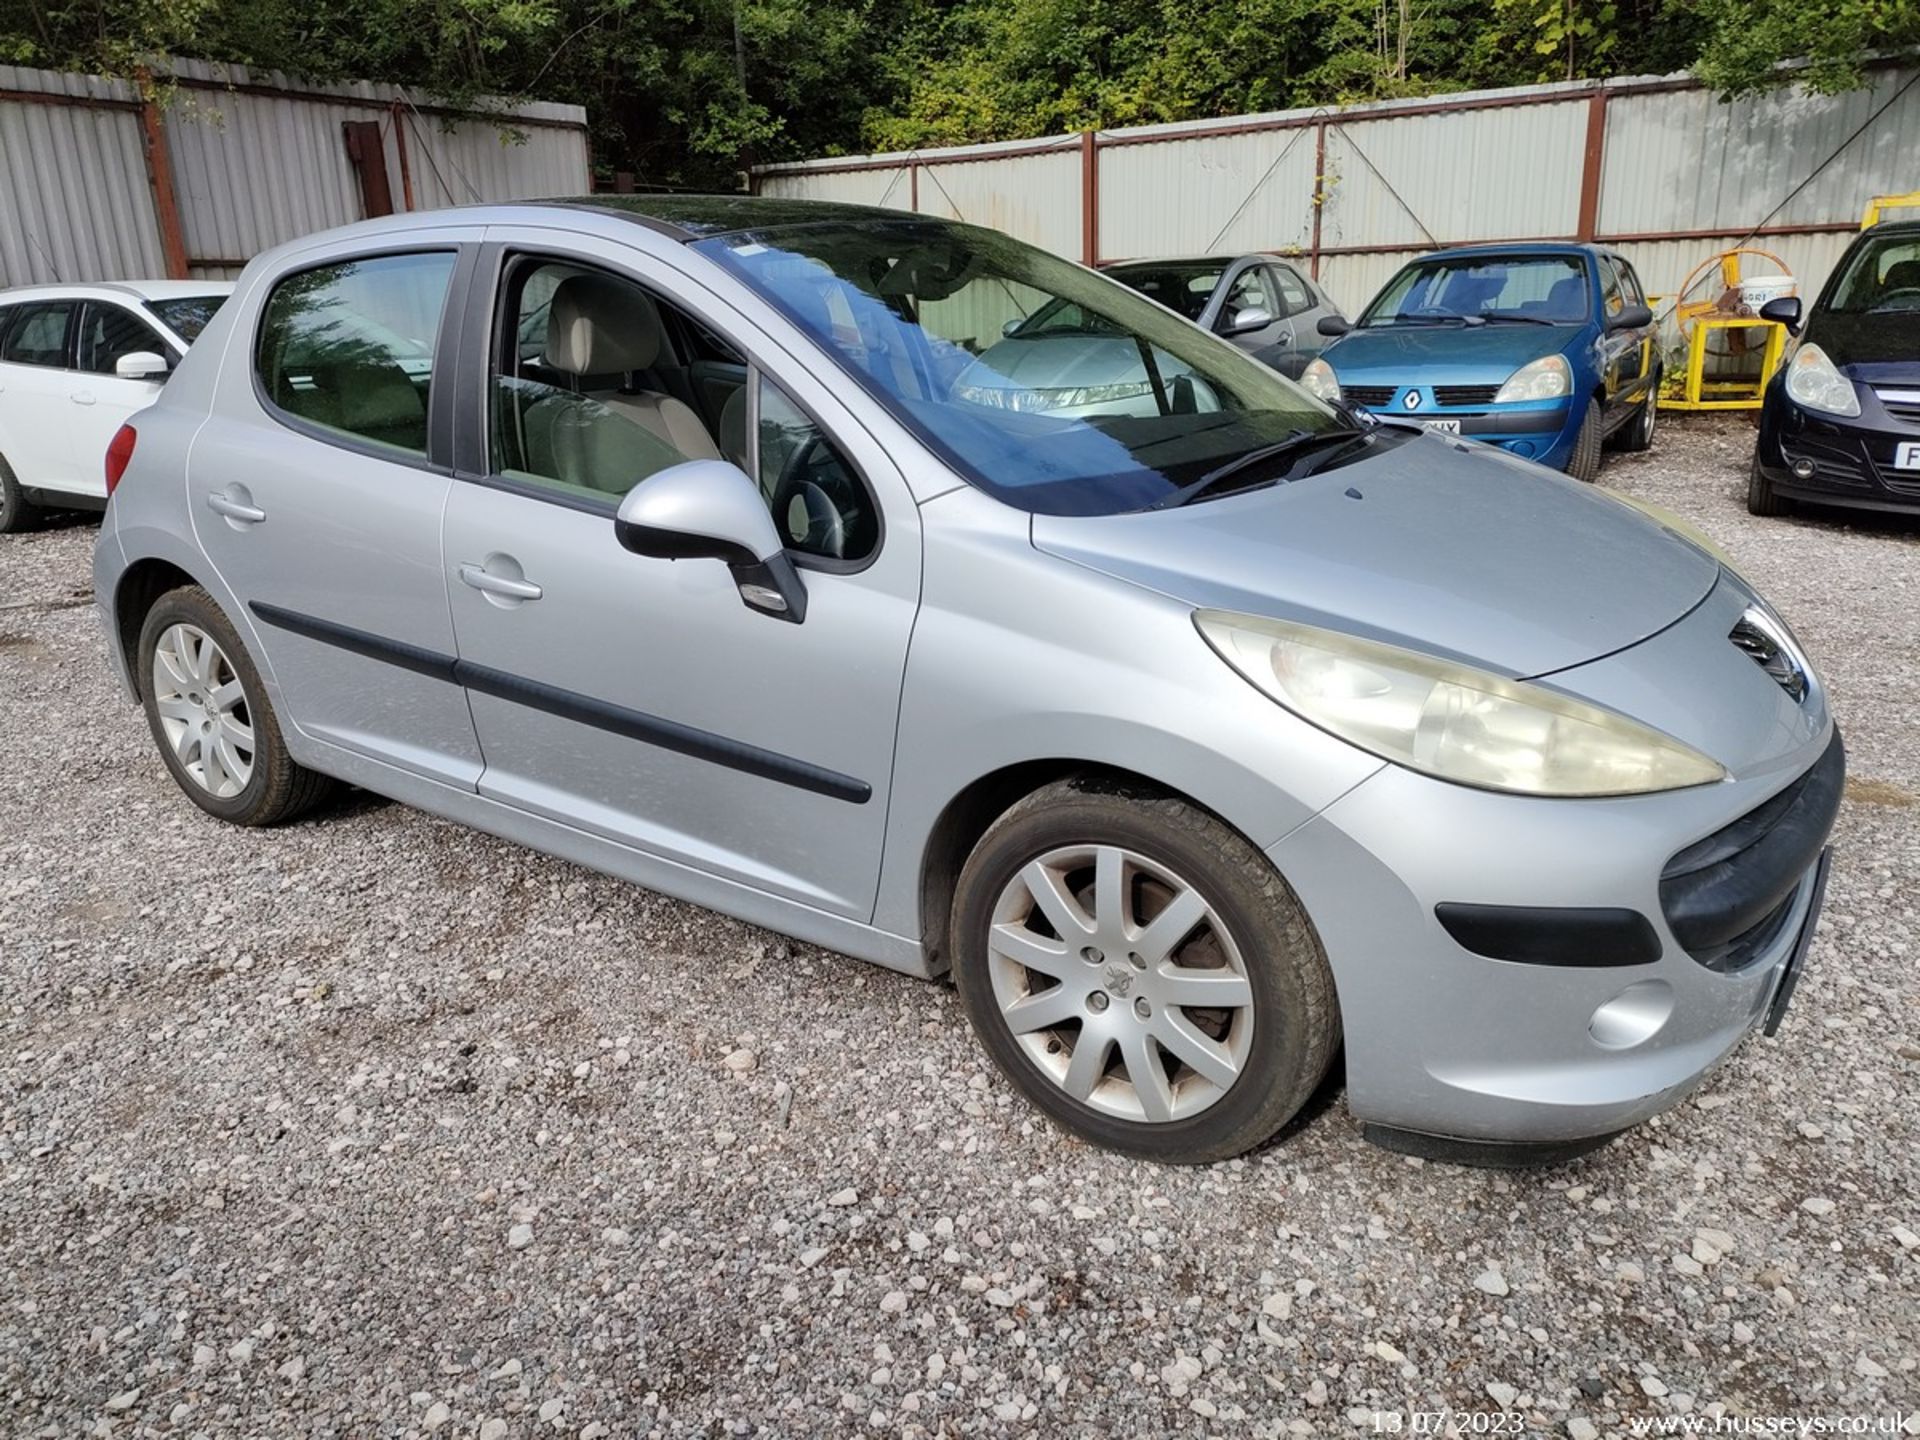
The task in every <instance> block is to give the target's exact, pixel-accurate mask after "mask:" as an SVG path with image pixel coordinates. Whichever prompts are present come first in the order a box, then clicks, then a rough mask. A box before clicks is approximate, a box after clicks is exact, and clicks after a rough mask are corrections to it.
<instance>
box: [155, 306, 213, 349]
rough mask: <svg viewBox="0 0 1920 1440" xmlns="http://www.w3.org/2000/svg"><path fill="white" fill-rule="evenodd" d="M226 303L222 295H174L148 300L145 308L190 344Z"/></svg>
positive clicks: (198, 336)
mask: <svg viewBox="0 0 1920 1440" xmlns="http://www.w3.org/2000/svg"><path fill="white" fill-rule="evenodd" d="M226 303H227V297H226V296H224V295H175V296H173V297H171V298H169V299H166V300H149V301H147V309H148V310H150V311H152V312H153V314H154V315H156V316H158V317H159V320H160V323H161V324H162V325H164V326H166V327H167V328H168V329H169V330H171V331H173V333H174V334H176V335H178V336H179V337H180V338H181V339H182V340H184V341H186V342H187V343H188V344H189V345H191V344H192V343H193V342H194V341H196V340H198V339H199V338H200V332H201V331H202V330H204V329H206V328H207V322H208V321H209V320H211V319H213V316H214V312H215V311H217V310H218V309H219V308H220V307H221V306H222V305H224V304H226Z"/></svg>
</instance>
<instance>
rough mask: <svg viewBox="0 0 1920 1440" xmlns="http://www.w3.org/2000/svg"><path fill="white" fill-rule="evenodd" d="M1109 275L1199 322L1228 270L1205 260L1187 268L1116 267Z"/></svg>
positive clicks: (1187, 265) (1184, 266)
mask: <svg viewBox="0 0 1920 1440" xmlns="http://www.w3.org/2000/svg"><path fill="white" fill-rule="evenodd" d="M1106 273H1107V274H1109V275H1111V276H1112V277H1113V278H1114V279H1116V280H1118V281H1119V282H1120V283H1121V284H1122V285H1125V286H1126V287H1127V288H1128V289H1129V290H1138V291H1139V292H1140V293H1141V294H1142V295H1144V296H1146V297H1147V298H1148V299H1149V300H1158V301H1159V302H1160V303H1161V304H1162V305H1164V306H1166V307H1167V308H1168V309H1169V310H1173V311H1176V312H1178V313H1179V314H1181V315H1184V316H1186V317H1187V319H1189V320H1198V319H1199V318H1200V312H1201V311H1203V310H1205V309H1206V308H1207V301H1209V300H1211V299H1212V298H1213V292H1214V289H1215V287H1217V286H1218V285H1219V284H1220V277H1221V276H1222V275H1224V274H1226V273H1227V267H1226V264H1225V262H1223V261H1219V260H1202V261H1197V262H1194V263H1192V264H1186V265H1166V264H1162V265H1115V266H1113V267H1112V268H1111V269H1109V270H1108V271H1107V272H1106Z"/></svg>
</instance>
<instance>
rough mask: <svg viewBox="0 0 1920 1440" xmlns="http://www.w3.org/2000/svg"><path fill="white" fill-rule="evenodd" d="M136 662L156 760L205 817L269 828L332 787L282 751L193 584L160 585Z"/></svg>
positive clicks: (243, 657)
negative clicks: (157, 752) (165, 588)
mask: <svg viewBox="0 0 1920 1440" xmlns="http://www.w3.org/2000/svg"><path fill="white" fill-rule="evenodd" d="M138 664H139V667H140V694H141V698H142V703H143V704H144V706H145V708H146V712H147V725H148V728H150V729H151V730H152V731H153V738H154V743H155V744H157V745H158V746H159V747H160V758H161V760H162V761H164V762H165V763H166V767H167V769H168V771H169V772H170V773H171V774H172V775H173V778H174V780H175V781H177V782H178V783H179V786H180V788H181V789H182V790H184V791H186V792H187V798H188V799H189V800H191V801H193V803H194V804H196V805H198V806H199V807H200V808H201V809H202V810H204V811H206V812H207V813H208V814H209V815H212V816H214V817H216V818H218V819H221V820H226V821H228V822H230V823H232V824H235V825H277V824H280V823H281V822H282V821H285V820H291V819H293V818H295V817H296V816H298V815H300V814H302V813H304V812H305V811H307V810H309V809H311V808H312V807H313V806H314V805H315V804H317V803H318V802H319V801H320V800H321V799H322V798H323V797H324V796H325V795H326V794H327V793H328V792H329V791H330V790H331V789H332V788H333V781H331V780H329V779H328V778H327V777H326V776H324V775H319V774H316V773H315V772H313V771H311V770H308V769H306V768H305V767H303V766H301V765H297V764H295V763H294V761H293V758H292V757H291V756H290V755H288V754H287V746H286V742H285V740H283V739H282V738H281V735H280V722H279V720H278V719H277V718H276V717H275V715H274V713H273V707H272V705H270V704H269V703H268V701H267V694H266V687H265V686H263V685H262V684H261V683H260V672H259V671H257V670H256V669H254V666H253V661H252V660H251V659H250V658H249V657H248V655H247V651H246V647H245V646H244V645H242V644H241V643H240V636H239V635H238V634H237V633H236V632H235V631H234V628H233V626H232V624H231V623H229V622H228V620H227V617H226V616H225V615H224V614H223V613H222V612H221V610H220V607H219V606H218V605H216V604H215V603H214V601H213V597H212V596H211V595H209V594H207V592H206V591H205V590H202V589H201V588H200V587H199V586H198V585H189V586H183V587H182V588H180V589H178V590H170V591H168V592H167V593H166V594H165V595H162V596H161V597H160V599H159V600H158V601H157V602H155V604H154V607H153V609H151V610H149V611H148V612H147V618H146V622H145V623H144V624H143V625H142V626H141V627H140V650H139V656H138Z"/></svg>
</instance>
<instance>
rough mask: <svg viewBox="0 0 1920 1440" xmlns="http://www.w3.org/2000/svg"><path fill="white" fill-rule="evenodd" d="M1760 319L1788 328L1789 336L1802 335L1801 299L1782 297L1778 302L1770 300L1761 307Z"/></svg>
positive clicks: (1789, 296) (1793, 296)
mask: <svg viewBox="0 0 1920 1440" xmlns="http://www.w3.org/2000/svg"><path fill="white" fill-rule="evenodd" d="M1760 318H1761V319H1762V320H1771V321H1773V323H1774V324H1776V325H1784V326H1786V327H1787V333H1788V334H1789V335H1798V334H1799V333H1800V297H1799V296H1798V295H1782V296H1781V297H1780V298H1779V299H1778V300H1769V301H1768V302H1767V303H1766V304H1764V305H1762V306H1761V307H1760Z"/></svg>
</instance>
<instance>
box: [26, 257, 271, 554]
mask: <svg viewBox="0 0 1920 1440" xmlns="http://www.w3.org/2000/svg"><path fill="white" fill-rule="evenodd" d="M232 293H233V286H232V284H231V283H230V282H227V281H223V280H121V281H113V282H110V283H101V284H98V285H32V286H27V287H25V288H22V289H17V290H0V535H3V534H6V533H7V532H9V531H13V530H19V529H22V528H24V527H25V526H27V525H30V524H31V523H33V520H34V517H35V513H36V511H37V510H39V509H40V507H42V506H47V507H51V508H55V509H76V510H99V509H103V508H104V507H105V506H106V503H107V481H106V468H105V466H106V454H107V446H108V444H109V443H110V442H111V441H112V440H113V437H114V433H115V432H116V431H117V430H119V428H120V427H121V426H122V425H123V424H125V423H126V420H127V417H128V416H130V415H132V414H133V413H134V412H135V411H136V410H144V409H146V407H147V406H149V405H151V404H152V403H153V402H154V400H155V399H156V398H157V397H158V396H159V394H160V386H161V385H162V384H163V383H165V381H166V378H167V375H168V374H169V373H170V372H171V371H172V369H173V367H174V366H175V365H176V364H178V363H179V360H180V357H181V356H182V355H185V354H186V353H187V346H189V345H190V344H192V343H193V339H194V337H195V336H197V335H198V334H199V333H200V331H201V329H202V328H203V327H204V326H205V325H206V323H207V321H209V320H211V319H212V318H213V313H214V311H216V310H218V309H219V308H220V306H221V304H222V302H224V301H225V300H226V298H227V296H229V295H231V294H232Z"/></svg>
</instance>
